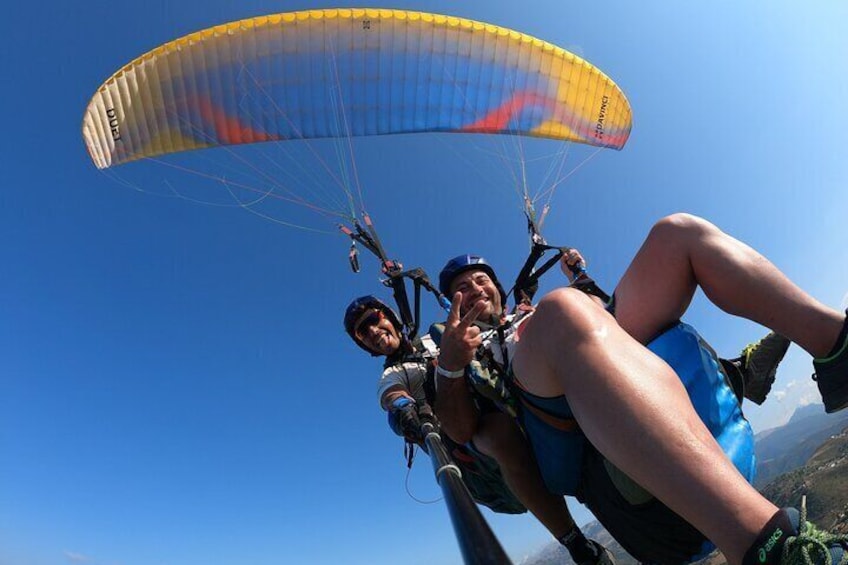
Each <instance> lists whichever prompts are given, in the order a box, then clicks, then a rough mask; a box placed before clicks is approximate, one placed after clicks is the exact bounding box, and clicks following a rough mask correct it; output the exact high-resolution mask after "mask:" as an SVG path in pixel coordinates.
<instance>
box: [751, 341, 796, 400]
mask: <svg viewBox="0 0 848 565" xmlns="http://www.w3.org/2000/svg"><path fill="white" fill-rule="evenodd" d="M790 343H792V342H790V341H789V340H788V339H786V338H785V337H783V336H782V335H780V334H777V333H774V332H770V333H769V334H768V335H766V336H765V337H764V338H763V339H761V340H760V341H758V342H757V343H752V344H750V345H748V346H747V347H745V349H743V350H742V355H741V356H740V357H739V361H740V362H741V365H740V367H739V368H740V370H741V371H742V379H743V381H744V383H745V398H747V399H748V400H750V401H751V402H755V403H757V404H762V403H763V401H765V399H766V396H767V395H768V393H769V391H770V390H771V385H772V384H773V383H774V377H775V375H776V374H777V366H778V365H779V364H780V362H781V361H783V356H784V355H786V350H787V349H789V344H790Z"/></svg>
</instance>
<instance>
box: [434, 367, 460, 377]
mask: <svg viewBox="0 0 848 565" xmlns="http://www.w3.org/2000/svg"><path fill="white" fill-rule="evenodd" d="M436 374H437V375H441V376H443V377H445V378H446V379H459V378H461V377H464V376H465V369H464V368H463V369H459V370H458V371H448V370H447V369H443V368H442V366H441V365H436Z"/></svg>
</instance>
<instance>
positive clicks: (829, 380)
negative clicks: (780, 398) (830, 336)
mask: <svg viewBox="0 0 848 565" xmlns="http://www.w3.org/2000/svg"><path fill="white" fill-rule="evenodd" d="M845 323H846V324H848V319H846V321H845ZM813 368H814V369H815V371H816V372H815V373H813V380H814V381H816V384H818V385H819V392H820V393H821V396H822V401H823V402H824V411H825V412H827V413H828V414H831V413H833V412H838V411H839V410H842V409H843V408H845V407H846V406H848V337H846V338H845V342H844V343H843V344H842V349H840V350H839V351H837V352H836V353H835V354H833V355H831V356H830V357H828V358H826V359H813Z"/></svg>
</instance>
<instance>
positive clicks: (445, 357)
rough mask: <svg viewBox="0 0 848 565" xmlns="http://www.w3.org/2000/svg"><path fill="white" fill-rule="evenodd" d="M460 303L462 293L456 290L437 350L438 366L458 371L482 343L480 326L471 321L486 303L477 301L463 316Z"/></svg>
mask: <svg viewBox="0 0 848 565" xmlns="http://www.w3.org/2000/svg"><path fill="white" fill-rule="evenodd" d="M461 304H462V293H461V292H457V293H456V294H454V295H453V300H452V301H451V309H450V314H448V320H447V322H445V331H444V333H443V334H442V341H441V345H440V351H439V366H440V367H441V368H442V369H444V370H446V371H458V370H460V369H462V368H463V367H465V366H466V365H468V364H469V363H471V361H472V360H473V359H474V354H475V352H476V351H477V348H478V347H480V344H482V343H483V338H482V337H480V328H478V327H477V326H474V325H472V323H473V322H474V321H475V320H476V319H477V317H478V316H479V315H480V314H482V313H483V311H484V310H485V309H486V304H485V303H483V302H478V303H477V304H475V305H474V307H472V308H471V310H469V311H468V312H466V313H465V315H464V316H460V305H461Z"/></svg>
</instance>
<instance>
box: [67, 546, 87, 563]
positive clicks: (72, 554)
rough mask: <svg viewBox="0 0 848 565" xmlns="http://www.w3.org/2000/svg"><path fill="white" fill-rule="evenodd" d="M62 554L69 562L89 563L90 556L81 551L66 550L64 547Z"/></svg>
mask: <svg viewBox="0 0 848 565" xmlns="http://www.w3.org/2000/svg"><path fill="white" fill-rule="evenodd" d="M64 554H65V559H67V560H68V561H70V562H71V563H91V557H89V556H87V555H83V554H82V553H77V552H76V551H68V550H67V549H66V550H65V551H64Z"/></svg>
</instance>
